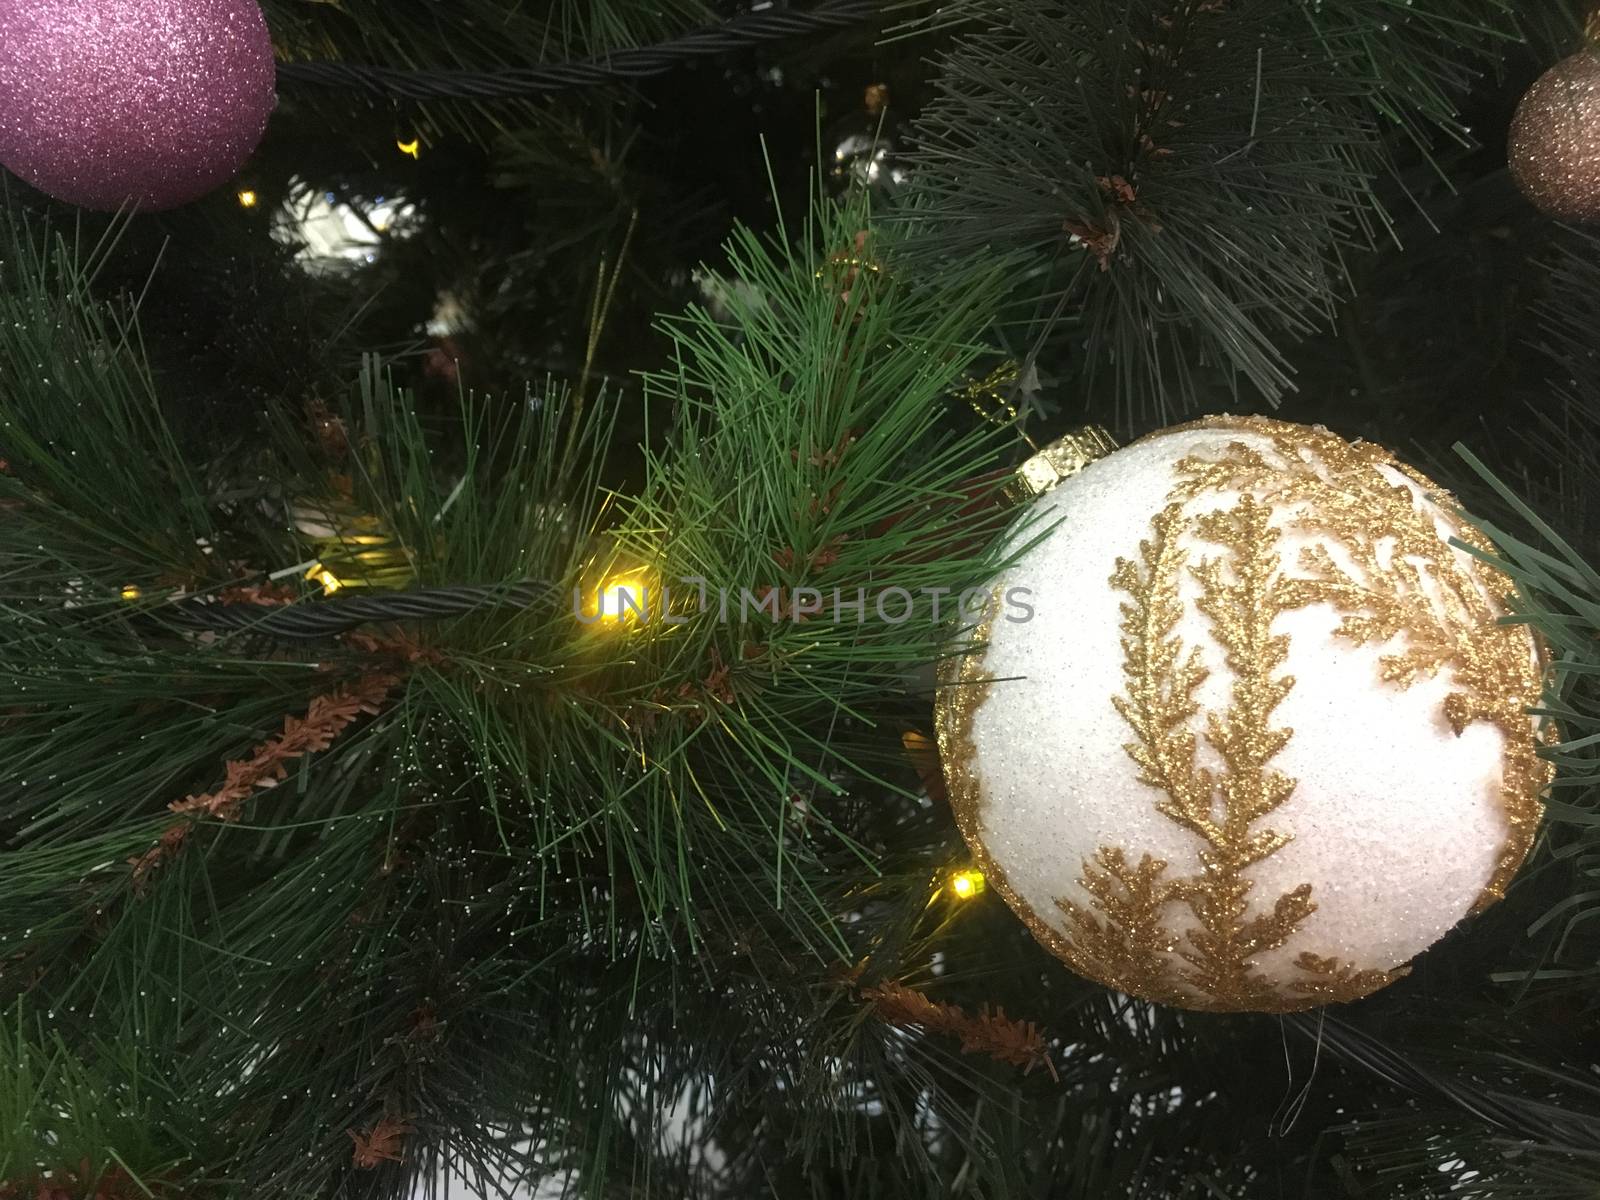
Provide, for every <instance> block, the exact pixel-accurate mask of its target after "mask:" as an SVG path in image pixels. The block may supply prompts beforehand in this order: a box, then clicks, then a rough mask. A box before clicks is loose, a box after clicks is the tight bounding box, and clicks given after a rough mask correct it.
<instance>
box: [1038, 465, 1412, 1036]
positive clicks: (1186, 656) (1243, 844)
mask: <svg viewBox="0 0 1600 1200" xmlns="http://www.w3.org/2000/svg"><path fill="white" fill-rule="evenodd" d="M1271 515H1272V514H1271V508H1270V507H1269V506H1267V505H1264V504H1262V503H1260V502H1259V501H1257V500H1256V499H1255V498H1254V497H1252V496H1250V495H1245V496H1243V497H1242V498H1241V499H1240V500H1239V502H1238V503H1237V504H1236V505H1235V506H1234V507H1233V508H1231V509H1223V510H1219V511H1216V512H1211V513H1206V514H1205V515H1203V516H1200V517H1198V518H1195V519H1193V520H1191V519H1189V518H1186V517H1185V516H1184V511H1183V504H1182V503H1181V502H1174V503H1172V504H1169V505H1168V507H1167V508H1166V509H1165V510H1163V512H1162V513H1161V514H1160V515H1159V516H1158V517H1157V518H1156V520H1155V538H1154V540H1152V541H1146V542H1144V543H1143V544H1142V545H1141V547H1140V557H1141V559H1142V562H1141V563H1134V562H1131V561H1129V560H1127V559H1122V560H1119V561H1118V563H1117V569H1116V572H1115V573H1114V574H1113V575H1112V577H1111V584H1112V586H1113V587H1115V588H1117V589H1118V590H1119V591H1122V592H1125V593H1126V594H1127V595H1128V596H1129V600H1128V602H1126V603H1124V605H1123V607H1122V615H1123V625H1122V633H1123V637H1122V650H1123V664H1124V674H1125V676H1126V678H1127V689H1128V690H1127V695H1125V696H1117V697H1114V699H1113V703H1114V704H1115V705H1116V708H1117V711H1118V712H1119V713H1120V714H1121V715H1122V718H1123V720H1124V721H1126V722H1127V724H1128V727H1129V728H1130V729H1131V730H1132V731H1133V733H1134V736H1135V739H1136V740H1135V741H1133V742H1130V743H1128V745H1127V746H1126V747H1125V749H1126V750H1127V752H1128V754H1129V756H1130V757H1131V758H1132V759H1133V761H1134V763H1135V764H1137V766H1138V767H1139V781H1140V782H1141V783H1144V784H1146V785H1148V786H1150V787H1152V788H1156V789H1158V790H1159V791H1160V792H1161V794H1162V798H1161V799H1160V800H1159V801H1157V804H1156V807H1157V809H1158V811H1160V812H1161V814H1162V815H1163V816H1165V817H1167V818H1168V819H1169V820H1171V821H1174V822H1176V823H1177V824H1179V825H1181V826H1182V827H1183V828H1184V829H1186V830H1188V831H1189V832H1190V833H1192V834H1194V835H1195V836H1196V837H1198V838H1200V839H1201V841H1202V842H1203V843H1204V845H1203V846H1202V848H1201V851H1200V862H1201V867H1202V870H1201V872H1200V874H1198V875H1196V876H1194V877H1192V878H1187V879H1181V880H1176V881H1172V882H1168V883H1165V884H1163V883H1161V882H1160V878H1159V877H1160V873H1161V872H1160V870H1159V868H1157V867H1156V866H1155V864H1154V863H1152V861H1151V860H1149V859H1146V860H1145V861H1144V863H1143V864H1141V867H1142V868H1143V869H1142V870H1141V871H1140V872H1138V873H1135V875H1134V876H1132V877H1128V878H1125V879H1123V880H1119V881H1118V882H1119V883H1120V884H1121V885H1122V887H1123V890H1124V893H1125V894H1124V895H1122V896H1118V897H1115V904H1114V905H1108V904H1107V902H1106V892H1107V891H1108V890H1109V889H1108V887H1107V883H1108V879H1107V878H1105V876H1104V867H1105V866H1106V865H1107V864H1116V863H1121V862H1122V861H1123V852H1122V851H1120V850H1115V849H1112V848H1102V849H1101V851H1100V853H1099V855H1098V860H1099V863H1100V864H1101V870H1099V871H1097V870H1096V868H1095V867H1091V866H1090V865H1089V864H1085V867H1084V878H1083V880H1081V882H1082V884H1083V886H1084V888H1085V889H1086V890H1087V891H1088V892H1089V893H1090V894H1091V895H1092V896H1094V897H1095V900H1096V902H1097V907H1099V908H1100V909H1101V910H1102V912H1103V913H1104V914H1105V917H1106V922H1107V923H1109V924H1112V925H1114V926H1116V930H1115V933H1116V934H1119V935H1120V939H1119V938H1118V937H1116V936H1114V935H1113V934H1112V933H1111V931H1108V930H1107V929H1106V928H1105V927H1104V926H1103V925H1102V924H1101V923H1099V922H1094V923H1093V925H1092V926H1091V925H1090V924H1089V923H1088V922H1087V921H1086V920H1085V918H1086V916H1087V914H1085V913H1084V912H1083V911H1082V910H1081V909H1079V908H1077V907H1076V906H1073V905H1071V904H1067V903H1061V902H1059V901H1058V903H1060V906H1061V908H1062V911H1063V912H1064V913H1065V914H1066V916H1067V918H1068V922H1069V926H1070V930H1071V932H1070V934H1069V936H1070V938H1071V940H1072V941H1073V942H1074V943H1075V944H1077V946H1078V947H1079V949H1080V951H1081V952H1083V953H1084V954H1085V956H1086V957H1093V958H1095V959H1096V960H1097V961H1096V962H1095V965H1096V967H1097V968H1098V969H1096V970H1095V971H1093V972H1092V974H1094V975H1095V976H1096V977H1097V978H1100V979H1102V981H1104V982H1107V983H1110V984H1111V985H1112V986H1114V987H1117V988H1119V989H1120V990H1136V991H1138V992H1139V993H1140V994H1143V995H1152V996H1153V998H1157V999H1161V1000H1164V1001H1165V1002H1167V1003H1179V1004H1186V1005H1187V1006H1190V1007H1205V1008H1217V1009H1223V1010H1227V1011H1237V1010H1254V1011H1275V1010H1285V1009H1294V1008H1301V1007H1305V1006H1306V1005H1307V1003H1323V1002H1326V1001H1328V1000H1353V999H1357V998H1358V997H1360V996H1364V995H1366V994H1368V993H1370V992H1373V991H1376V990H1377V989H1378V988H1380V987H1382V986H1384V985H1385V984H1386V983H1388V982H1390V979H1391V976H1390V975H1389V974H1388V973H1386V972H1382V971H1355V970H1354V969H1352V968H1350V967H1347V966H1345V965H1344V964H1340V963H1338V962H1335V961H1333V960H1329V959H1322V958H1317V957H1315V956H1302V957H1301V959H1299V960H1298V962H1297V966H1298V967H1299V968H1300V970H1301V971H1302V972H1304V973H1306V974H1307V975H1308V976H1310V978H1309V979H1308V980H1305V981H1301V980H1295V981H1293V982H1291V983H1290V984H1289V986H1288V988H1287V990H1286V991H1285V990H1283V989H1280V987H1279V985H1278V984H1277V983H1275V982H1274V981H1273V980H1271V979H1269V978H1266V977H1264V976H1262V975H1260V974H1258V973H1257V972H1256V970H1255V967H1254V959H1255V958H1256V956H1258V955H1260V954H1263V953H1265V952H1267V951H1269V950H1276V949H1278V948H1279V947H1281V946H1283V945H1285V944H1286V943H1287V942H1288V941H1289V939H1290V938H1291V937H1293V936H1294V934H1295V932H1296V931H1297V930H1298V929H1299V927H1300V925H1301V924H1302V923H1303V922H1304V921H1305V919H1306V918H1307V917H1308V916H1310V915H1311V913H1312V912H1314V911H1315V910H1316V905H1315V904H1314V903H1312V900H1311V886H1310V885H1309V884H1302V885H1300V886H1299V887H1297V888H1294V889H1293V890H1291V891H1288V892H1285V893H1284V894H1282V895H1280V896H1278V897H1276V898H1275V899H1274V900H1273V901H1272V903H1271V904H1270V906H1268V907H1267V908H1266V909H1265V910H1264V911H1252V906H1251V903H1250V899H1251V897H1250V892H1251V890H1252V888H1253V886H1254V885H1253V882H1252V881H1251V879H1250V878H1249V877H1248V875H1247V874H1246V872H1247V871H1248V869H1249V868H1250V867H1252V866H1254V865H1255V864H1256V863H1259V862H1260V861H1262V860H1263V859H1265V858H1266V857H1268V856H1269V855H1271V854H1275V853H1276V852H1277V851H1278V850H1280V849H1282V847H1283V846H1284V845H1285V844H1286V843H1287V842H1288V840H1289V838H1288V835H1287V834H1285V833H1282V832H1280V831H1278V830H1275V829H1272V828H1268V827H1262V826H1261V824H1260V822H1262V821H1263V820H1265V819H1266V818H1267V817H1268V816H1269V815H1270V814H1271V813H1272V812H1273V811H1274V810H1275V809H1277V808H1278V807H1279V805H1281V804H1282V803H1283V802H1284V801H1285V800H1287V799H1288V798H1289V796H1290V795H1291V794H1293V792H1294V787H1295V781H1294V780H1293V779H1290V778H1288V777H1287V776H1285V775H1284V774H1282V773H1281V772H1279V771H1276V770H1274V769H1273V768H1272V767H1271V766H1270V765H1269V764H1270V763H1271V760H1272V759H1273V758H1274V757H1276V756H1277V754H1278V753H1279V752H1280V751H1281V750H1282V749H1283V748H1284V746H1286V745H1287V744H1288V742H1289V738H1290V737H1291V736H1292V731H1290V730H1288V729H1284V728H1278V727H1275V726H1274V725H1273V724H1272V714H1273V712H1274V710H1276V709H1277V707H1278V705H1279V704H1281V703H1282V702H1283V699H1284V697H1286V696H1287V695H1288V694H1289V691H1290V689H1291V688H1293V687H1294V680H1293V678H1291V677H1289V676H1287V675H1283V674H1280V673H1279V669H1280V668H1281V667H1282V666H1283V664H1284V662H1285V660H1286V659H1287V658H1288V655H1289V639H1288V638H1287V637H1286V636H1284V635H1283V634H1277V633H1274V632H1273V630H1272V626H1273V622H1274V621H1275V620H1276V619H1277V617H1278V616H1279V615H1280V614H1281V613H1283V612H1284V611H1286V610H1287V609H1289V608H1291V607H1295V604H1294V600H1293V597H1292V595H1291V592H1290V583H1291V581H1290V580H1287V579H1285V578H1284V577H1283V576H1282V575H1281V574H1280V573H1279V570H1278V567H1279V562H1280V558H1281V556H1280V552H1279V549H1278V542H1279V536H1280V535H1279V531H1278V530H1277V529H1276V528H1275V527H1274V526H1273V525H1272V523H1271V519H1270V518H1271ZM1191 529H1193V531H1194V532H1196V533H1198V535H1199V536H1200V537H1201V538H1202V539H1204V540H1205V541H1207V542H1210V543H1214V544H1216V545H1218V546H1221V547H1223V548H1224V549H1225V550H1226V551H1227V554H1226V556H1225V557H1219V558H1210V559H1206V560H1205V561H1203V562H1202V563H1201V564H1200V565H1199V566H1197V567H1192V568H1190V571H1191V573H1192V574H1193V575H1194V577H1195V578H1196V579H1197V580H1199V582H1200V584H1201V598H1200V601H1199V608H1200V611H1201V612H1202V613H1204V614H1205V615H1206V617H1207V618H1209V620H1210V622H1211V625H1212V628H1213V630H1214V631H1215V634H1216V638H1217V641H1218V644H1219V645H1220V646H1221V647H1222V649H1223V652H1224V657H1225V662H1226V664H1227V667H1228V670H1229V672H1230V673H1231V675H1232V694H1231V697H1230V700H1229V704H1228V707H1227V709H1226V711H1224V712H1222V713H1208V714H1206V722H1205V737H1206V741H1207V742H1208V743H1209V744H1210V746H1211V747H1212V749H1214V750H1215V751H1216V752H1217V754H1218V756H1219V757H1220V758H1221V760H1222V764H1223V769H1222V770H1221V771H1220V772H1213V771H1211V770H1208V769H1207V768H1205V767H1203V766H1200V765H1198V764H1197V762H1196V737H1195V734H1194V732H1193V731H1192V730H1191V729H1190V726H1189V723H1190V721H1191V719H1192V718H1194V717H1195V716H1196V714H1197V713H1199V711H1200V709H1199V705H1198V704H1197V703H1196V701H1195V699H1194V693H1195V691H1196V689H1197V688H1198V687H1199V686H1200V684H1201V683H1203V682H1204V681H1205V678H1206V670H1205V668H1204V667H1203V666H1202V665H1201V654H1200V647H1198V646H1191V647H1189V648H1188V649H1187V651H1186V650H1185V648H1184V646H1183V643H1182V640H1181V638H1179V636H1178V634H1177V629H1178V625H1179V622H1180V621H1181V620H1182V617H1183V605H1182V604H1181V603H1180V601H1179V579H1180V576H1181V573H1182V571H1183V569H1184V567H1185V566H1186V565H1187V555H1186V553H1185V551H1184V550H1183V549H1182V541H1183V539H1184V537H1185V536H1186V535H1187V534H1189V532H1190V531H1191ZM1135 889H1138V892H1137V899H1138V903H1130V901H1132V900H1133V899H1134V896H1135ZM1178 902H1181V903H1183V904H1185V905H1186V906H1187V907H1188V909H1189V910H1190V912H1191V913H1192V915H1193V917H1194V919H1195V921H1196V922H1197V926H1196V927H1195V928H1191V929H1189V930H1188V931H1187V932H1186V934H1185V935H1184V937H1183V938H1182V939H1181V940H1174V939H1172V938H1171V935H1170V934H1168V933H1166V932H1165V929H1166V927H1167V926H1168V925H1169V922H1168V921H1167V919H1166V915H1165V913H1164V911H1163V910H1164V909H1165V908H1166V906H1167V905H1169V904H1173V903H1178ZM1130 915H1131V916H1132V917H1133V918H1135V919H1134V920H1131V921H1130V920H1129V919H1128V917H1129V916H1130ZM1152 930H1154V931H1157V935H1158V937H1159V941H1158V940H1157V938H1155V937H1152V935H1151V931H1152ZM1116 940H1123V941H1127V942H1138V943H1141V946H1140V950H1141V954H1140V955H1139V956H1138V958H1137V960H1136V961H1137V963H1138V965H1139V967H1140V968H1141V977H1140V978H1138V979H1134V978H1132V977H1129V976H1128V975H1126V974H1122V973H1113V972H1112V971H1108V970H1107V969H1106V968H1107V967H1110V966H1114V965H1115V964H1114V963H1112V962H1109V961H1108V960H1106V959H1105V958H1103V957H1102V956H1101V955H1100V954H1097V953H1096V952H1097V951H1098V949H1099V947H1100V946H1101V945H1103V944H1104V943H1105V942H1106V941H1116ZM1169 952H1175V953H1176V960H1175V959H1174V958H1173V957H1171V954H1170V953H1169ZM1179 962H1181V963H1182V964H1183V967H1182V968H1181V969H1180V968H1179V966H1178V965H1177V964H1178V963H1179ZM1175 973H1176V974H1177V979H1174V978H1173V976H1174V974H1175ZM1180 981H1181V982H1180ZM1308 992H1309V993H1311V994H1312V995H1313V996H1314V999H1312V1000H1310V1001H1308V1000H1307V999H1306V996H1307V993H1308Z"/></svg>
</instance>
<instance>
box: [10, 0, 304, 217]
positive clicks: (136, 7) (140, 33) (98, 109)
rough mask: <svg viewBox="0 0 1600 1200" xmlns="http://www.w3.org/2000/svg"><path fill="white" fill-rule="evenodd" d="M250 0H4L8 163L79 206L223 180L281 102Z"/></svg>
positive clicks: (162, 198) (159, 201) (196, 189)
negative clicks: (276, 97)
mask: <svg viewBox="0 0 1600 1200" xmlns="http://www.w3.org/2000/svg"><path fill="white" fill-rule="evenodd" d="M275 83H276V73H275V70H274V67H273V60H272V38H271V35H270V34H269V33H268V32H267V22H266V19H265V18H264V17H262V15H261V8H260V6H259V5H258V4H257V3H256V0H0V165H4V166H5V167H6V168H7V169H9V170H11V171H12V172H14V173H15V174H17V175H18V176H20V177H21V178H23V179H25V180H27V182H29V183H31V184H32V185H33V186H34V187H36V188H38V189H39V190H40V191H42V192H46V193H48V194H49V195H51V196H54V197H56V198H57V199H59V200H66V201H69V202H71V203H73V204H78V205H81V206H82V207H84V208H94V209H104V210H110V209H117V208H121V207H123V206H124V205H128V206H135V205H136V206H138V207H139V208H142V209H160V208H175V207H177V206H178V205H180V204H187V203H188V202H189V201H191V200H195V199H198V198H199V197H201V196H203V195H205V194H206V193H207V192H209V191H211V190H212V189H213V188H215V187H216V186H217V185H218V184H220V183H223V182H224V181H226V180H227V179H229V178H230V177H231V176H232V175H233V174H234V173H235V172H236V171H238V169H239V168H240V166H242V165H243V163H244V161H245V159H247V158H249V157H250V153H251V151H253V150H254V149H255V148H256V144H257V143H258V142H260V140H261V135H262V134H263V133H264V132H265V131H266V127H267V118H268V116H269V115H271V113H272V108H273V104H274V103H275V95H274V87H275Z"/></svg>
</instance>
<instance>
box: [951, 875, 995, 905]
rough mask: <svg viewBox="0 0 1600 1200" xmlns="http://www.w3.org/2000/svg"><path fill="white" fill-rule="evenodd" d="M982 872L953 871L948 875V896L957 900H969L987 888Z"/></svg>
mask: <svg viewBox="0 0 1600 1200" xmlns="http://www.w3.org/2000/svg"><path fill="white" fill-rule="evenodd" d="M988 886H989V885H988V882H987V881H986V880H985V879H984V877H983V872H982V871H972V870H967V871H953V872H951V875H950V894H951V895H953V896H954V897H955V898H956V899H957V900H971V899H972V898H973V897H974V896H977V895H979V894H981V893H982V892H983V890H984V889H985V888H986V887H988Z"/></svg>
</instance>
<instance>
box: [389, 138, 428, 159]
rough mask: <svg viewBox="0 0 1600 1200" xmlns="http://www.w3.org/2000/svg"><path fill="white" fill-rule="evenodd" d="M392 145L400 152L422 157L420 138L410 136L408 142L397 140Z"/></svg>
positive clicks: (412, 156) (413, 156)
mask: <svg viewBox="0 0 1600 1200" xmlns="http://www.w3.org/2000/svg"><path fill="white" fill-rule="evenodd" d="M394 145H395V149H396V150H398V151H400V153H401V154H405V155H409V156H410V157H411V158H421V157H422V139H421V138H412V139H411V140H410V141H409V142H400V141H397V142H395V144H394Z"/></svg>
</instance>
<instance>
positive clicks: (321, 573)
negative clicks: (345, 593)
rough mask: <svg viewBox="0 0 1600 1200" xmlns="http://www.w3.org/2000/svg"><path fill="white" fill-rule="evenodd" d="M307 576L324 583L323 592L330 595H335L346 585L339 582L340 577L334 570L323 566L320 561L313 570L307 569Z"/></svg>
mask: <svg viewBox="0 0 1600 1200" xmlns="http://www.w3.org/2000/svg"><path fill="white" fill-rule="evenodd" d="M306 578H307V579H310V580H314V581H315V582H317V583H320V584H321V585H322V591H323V593H324V594H325V595H328V596H331V595H333V594H334V593H335V592H337V591H338V590H339V589H340V588H342V587H343V586H344V584H342V583H340V582H339V577H338V576H337V575H335V574H334V573H333V572H332V571H330V570H328V568H327V567H325V566H323V565H322V564H321V563H318V564H317V565H316V566H314V567H312V568H311V570H309V571H307V572H306Z"/></svg>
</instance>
